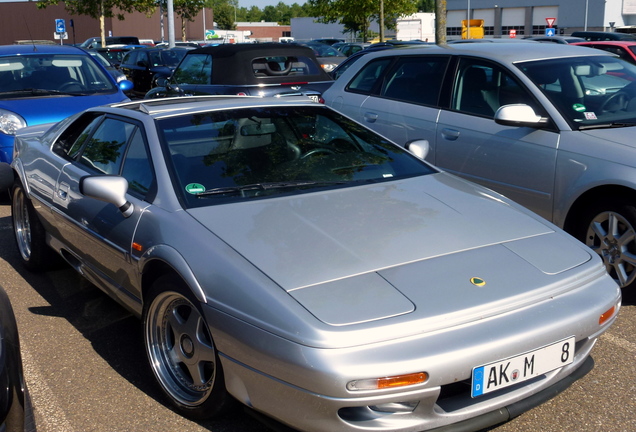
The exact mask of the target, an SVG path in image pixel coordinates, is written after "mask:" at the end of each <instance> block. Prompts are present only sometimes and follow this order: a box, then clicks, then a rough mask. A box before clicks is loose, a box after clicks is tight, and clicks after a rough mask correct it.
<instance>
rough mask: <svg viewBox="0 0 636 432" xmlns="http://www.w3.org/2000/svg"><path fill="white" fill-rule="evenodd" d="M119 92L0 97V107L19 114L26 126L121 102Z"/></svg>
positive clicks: (122, 96) (50, 121)
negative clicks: (91, 94) (88, 94)
mask: <svg viewBox="0 0 636 432" xmlns="http://www.w3.org/2000/svg"><path fill="white" fill-rule="evenodd" d="M126 99H127V97H126V96H125V95H124V94H123V93H121V92H115V93H112V94H105V95H95V96H47V97H28V98H11V99H0V109H6V110H9V111H12V112H14V113H16V114H19V115H20V116H22V118H24V120H25V121H26V122H27V125H28V126H34V125H39V124H43V123H55V122H58V121H60V120H63V119H65V118H67V117H70V116H71V115H73V114H75V113H78V112H80V111H84V110H85V109H87V108H91V107H95V106H99V105H105V104H109V103H115V102H121V101H124V100H126Z"/></svg>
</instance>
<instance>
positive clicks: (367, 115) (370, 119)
mask: <svg viewBox="0 0 636 432" xmlns="http://www.w3.org/2000/svg"><path fill="white" fill-rule="evenodd" d="M364 119H365V120H366V121H367V122H368V123H375V121H376V120H377V119H378V115H377V114H376V113H372V112H366V113H364Z"/></svg>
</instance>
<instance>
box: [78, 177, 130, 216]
mask: <svg viewBox="0 0 636 432" xmlns="http://www.w3.org/2000/svg"><path fill="white" fill-rule="evenodd" d="M79 190H80V193H81V194H82V195H85V196H87V197H89V198H94V199H96V200H100V201H104V202H107V203H111V204H114V205H115V206H117V208H118V209H119V211H120V212H121V213H122V214H123V215H124V217H129V216H130V215H132V214H133V211H134V207H133V205H132V203H131V202H130V201H128V200H127V199H126V192H127V191H128V181H127V180H126V179H125V178H123V177H120V176H108V175H101V176H86V177H82V179H81V180H80V184H79Z"/></svg>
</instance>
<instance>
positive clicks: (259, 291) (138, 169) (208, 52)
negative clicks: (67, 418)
mask: <svg viewBox="0 0 636 432" xmlns="http://www.w3.org/2000/svg"><path fill="white" fill-rule="evenodd" d="M309 45H311V44H309ZM399 45H401V44H399V43H385V44H382V45H379V46H370V47H365V48H364V49H363V50H360V51H359V52H358V53H355V54H353V55H352V56H350V57H349V58H348V60H346V61H345V62H343V63H342V65H343V67H342V70H340V71H339V69H340V68H335V72H337V74H336V75H335V77H336V78H337V79H335V80H334V79H333V78H332V77H331V76H330V75H329V74H327V72H326V71H325V68H324V67H321V64H320V62H319V59H318V58H317V56H316V54H315V52H316V51H315V50H316V48H315V47H310V46H303V45H301V44H291V43H290V44H274V43H272V44H259V45H252V44H236V45H220V46H211V47H205V48H197V49H192V50H182V51H181V52H180V53H182V54H183V57H182V58H181V59H180V61H174V62H173V63H172V65H160V64H159V63H164V62H165V63H168V62H167V61H165V60H163V59H161V56H163V55H164V54H165V55H168V56H173V57H175V56H176V52H175V51H173V50H165V49H160V48H144V49H139V50H131V51H129V52H128V53H127V54H126V56H125V57H124V58H123V59H122V64H121V66H120V67H121V69H122V70H123V71H124V72H125V73H126V75H127V76H128V77H129V78H132V79H134V81H135V88H131V87H130V85H131V82H130V81H129V80H123V81H122V83H123V84H120V85H119V86H116V85H115V82H116V81H115V79H114V78H113V77H112V76H109V75H108V74H107V73H106V70H105V69H104V67H103V66H100V65H99V64H98V63H97V62H96V61H95V60H94V59H93V58H92V57H91V56H89V55H88V54H87V53H86V52H84V51H82V50H79V49H76V48H63V47H57V46H56V47H53V46H49V47H46V48H47V49H51V51H50V52H47V51H45V49H44V48H42V49H41V50H40V49H38V52H36V53H32V54H33V56H34V57H33V58H27V57H28V55H27V51H24V55H20V56H15V53H14V54H13V55H14V56H15V57H17V58H14V57H11V56H8V57H7V58H6V59H3V60H5V61H4V62H0V73H2V72H11V76H12V77H13V78H15V79H16V80H17V78H18V77H20V78H25V79H26V78H28V77H30V75H32V74H33V72H35V69H37V68H39V67H42V68H45V67H46V68H47V69H46V72H47V73H48V74H49V75H50V76H53V73H54V72H58V71H57V70H55V69H56V68H57V69H65V70H66V71H67V72H68V74H69V76H70V77H71V78H73V80H74V81H78V82H79V83H83V82H86V81H88V79H87V78H83V79H80V78H81V76H82V75H81V73H85V72H83V71H84V69H86V70H89V71H92V73H93V74H97V72H95V71H98V72H100V73H102V74H103V77H102V78H101V79H102V80H103V83H104V84H103V85H104V86H106V84H105V83H109V85H110V86H112V87H113V88H114V89H113V90H112V92H113V94H115V93H116V94H117V97H121V99H118V100H116V101H110V102H116V103H109V102H103V103H104V104H105V105H102V103H94V104H92V105H90V106H89V107H86V106H83V107H81V108H80V109H78V110H76V111H75V112H73V113H71V112H69V113H66V114H65V115H64V116H62V117H60V118H56V119H52V118H50V117H49V118H46V119H45V121H40V122H39V123H38V122H37V121H34V120H31V119H30V118H29V121H28V123H27V121H22V122H20V121H19V120H20V119H21V118H22V117H19V116H16V115H15V114H14V112H10V113H7V111H4V112H3V111H0V115H4V116H5V117H4V118H5V119H7V120H8V121H5V122H4V123H2V122H0V125H2V126H3V127H5V128H7V127H6V125H7V124H8V125H10V126H11V125H13V129H12V133H13V135H15V146H13V135H12V136H11V145H10V146H9V145H5V147H4V148H5V155H7V159H6V162H11V165H8V164H7V163H4V164H2V163H0V189H2V190H6V189H10V190H11V197H12V200H11V201H12V202H11V213H12V221H13V228H14V237H15V240H16V245H17V250H18V252H19V256H20V258H21V261H22V263H23V264H24V266H25V267H26V268H28V269H30V270H34V271H42V270H45V269H49V268H54V267H55V266H56V265H60V264H61V263H63V262H64V261H66V263H67V264H70V265H71V266H72V267H73V268H74V269H75V270H77V271H78V272H79V273H80V274H82V275H83V276H84V277H86V278H87V279H88V280H89V281H91V282H92V283H94V284H95V285H97V286H99V287H100V288H101V289H102V290H104V291H105V292H106V293H108V294H109V295H110V296H112V297H113V298H114V299H115V300H117V301H118V302H119V303H121V304H122V306H123V307H125V308H127V309H128V310H130V311H131V312H132V313H133V314H134V315H136V316H137V317H139V318H140V319H141V326H142V328H143V334H144V338H143V343H144V345H145V349H146V353H147V358H148V366H147V367H148V368H149V369H150V370H151V371H152V372H153V373H154V376H155V378H156V381H157V383H158V386H159V387H160V388H161V389H162V391H163V392H164V393H165V395H166V397H167V400H168V401H169V402H170V403H171V404H172V406H173V407H174V408H175V409H176V410H177V411H178V412H180V413H181V414H183V415H185V416H188V417H192V418H195V419H202V418H207V417H210V416H215V415H221V414H223V413H225V412H227V411H228V410H229V408H230V407H231V406H232V404H234V403H236V402H237V401H238V402H239V403H242V404H244V405H247V406H249V407H250V408H251V409H255V410H257V411H259V412H261V413H264V414H266V415H268V416H270V417H272V418H274V419H276V420H277V421H279V422H281V423H283V424H286V425H288V426H290V427H293V428H295V429H298V430H314V431H332V430H343V431H354V430H355V431H365V430H368V431H372V430H377V429H387V430H388V429H390V430H392V431H398V432H399V431H406V430H413V429H414V428H417V429H421V430H426V429H432V428H442V427H447V428H454V427H457V428H462V430H467V429H470V428H471V427H472V428H474V429H483V428H484V427H488V426H491V425H494V424H497V423H501V422H504V421H506V420H508V419H510V418H511V417H513V416H515V415H517V414H518V413H520V412H522V411H523V410H526V409H529V408H530V407H532V406H535V405H536V404H538V403H540V402H542V401H544V400H547V399H549V398H550V397H552V396H554V395H555V394H557V393H558V392H560V391H563V390H564V389H565V388H567V387H568V386H569V385H570V384H571V383H572V382H574V381H575V380H576V379H578V378H580V377H582V376H583V375H585V374H586V373H587V372H588V371H589V370H590V369H591V367H592V364H593V362H592V360H591V358H590V352H591V350H592V347H593V346H594V344H595V341H596V339H597V338H598V337H599V336H600V335H601V334H603V333H604V332H605V331H606V330H607V329H608V328H609V326H610V325H611V324H612V323H613V322H614V320H615V319H616V316H617V314H618V312H619V309H620V307H621V288H622V289H623V290H628V289H629V290H633V289H634V286H636V205H635V204H634V198H636V184H634V183H635V182H634V180H633V178H634V177H635V174H636V173H635V172H634V169H636V161H634V156H633V153H634V151H636V150H635V149H634V145H633V144H632V143H631V141H630V139H629V135H628V134H629V132H631V131H633V128H634V127H636V99H635V98H636V88H635V87H634V85H636V84H634V82H636V66H635V65H633V64H632V63H629V62H626V61H624V60H622V59H621V58H619V57H617V56H615V55H612V54H610V53H607V52H603V51H599V50H595V49H590V48H585V47H580V46H574V45H567V44H540V43H537V42H518V43H514V44H511V43H463V44H452V45H451V44H449V45H448V46H432V45H429V44H425V46H422V43H419V44H414V45H419V46H413V47H408V48H405V47H402V46H399ZM323 46H324V47H328V48H331V47H329V46H328V45H323ZM0 48H1V47H0ZM29 48H30V47H29ZM319 48H320V49H323V47H322V46H321V47H319ZM58 49H59V50H62V51H59V53H58V51H57V50H58ZM64 49H65V50H66V51H65V50H64ZM31 51H32V50H29V52H31ZM0 53H1V51H0ZM20 54H22V52H21V53H20ZM57 54H60V56H59V57H56V56H55V55H57ZM61 54H64V55H61ZM72 54H76V55H77V58H75V57H72ZM47 56H48V57H47ZM172 60H174V58H173V59H172ZM345 65H346V66H345ZM172 67H174V70H172V69H171V68H172ZM3 68H4V69H3ZM31 69H34V71H31ZM338 71H339V72H338ZM104 77H105V78H104ZM76 78H77V79H76ZM153 80H154V81H156V82H155V83H153ZM74 81H73V86H78V87H72V86H71V84H70V83H67V84H66V85H67V87H68V88H65V90H64V91H62V90H60V89H58V90H49V91H48V93H44V92H43V91H44V90H43V89H36V88H35V87H25V86H23V87H22V88H21V89H20V90H16V91H15V95H16V100H20V97H22V96H21V95H23V94H26V95H28V96H31V97H32V96H38V97H37V99H36V100H33V98H31V103H32V104H33V105H31V106H30V111H29V112H31V111H35V108H33V107H34V106H36V104H44V102H43V100H44V99H45V98H51V99H53V98H54V97H56V98H58V99H63V96H64V97H67V98H68V97H70V96H71V95H72V96H73V97H74V98H76V99H79V98H80V97H86V96H87V95H88V94H89V93H90V94H96V93H99V89H98V88H90V89H89V88H88V87H86V88H80V87H79V85H80V84H79V83H78V84H76V83H75V82H74ZM7 82H8V81H7ZM3 83H4V81H2V80H0V86H2V85H3ZM137 83H139V84H137ZM91 84H95V82H93V81H92V82H91ZM155 84H156V86H155ZM38 85H40V84H38ZM41 85H43V84H41ZM150 87H152V88H150ZM43 88H44V87H43ZM147 88H148V89H149V90H148V91H147V92H146V91H145V89H147ZM122 90H126V91H127V92H128V94H131V95H132V94H134V95H135V96H143V97H144V99H143V100H137V101H130V100H128V99H127V98H126V97H125V95H124V94H123V93H122ZM0 91H2V87H0ZM132 92H134V93H132ZM6 94H7V95H9V96H10V97H13V96H12V95H13V93H12V92H10V91H6ZM109 94H110V93H109ZM2 95H3V93H0V96H2ZM183 96H189V97H183ZM272 96H273V97H272ZM318 102H324V104H323V103H318ZM67 105H68V104H67ZM97 105H100V106H97ZM16 106H17V104H16ZM49 109H51V108H49ZM11 122H13V123H11ZM49 122H53V123H49ZM44 123H48V124H44ZM34 125H35V126H34ZM27 126H30V127H27ZM7 130H8V129H7ZM0 136H1V135H0ZM12 157H14V159H12ZM461 177H464V178H463V179H462V178H461ZM473 182H474V183H473ZM477 183H480V185H478V184H477ZM495 191H496V192H495ZM566 231H567V232H569V233H570V234H571V235H570V234H567V233H566ZM574 237H576V238H578V240H580V241H577V239H576V238H574ZM78 239H79V240H78ZM458 263H461V264H458ZM458 269H459V270H458ZM122 275H123V276H122ZM0 294H1V292H0ZM1 300H2V297H1V295H0V304H2V301H1ZM555 310H558V311H559V313H558V314H555V313H553V312H554V311H555ZM537 316H541V317H544V319H542V320H537V319H536V317H537ZM1 327H2V326H0V331H1V330H2V329H1ZM508 371H510V372H508ZM299 412H302V413H303V414H302V415H298V413H299ZM317 419H318V420H317Z"/></svg>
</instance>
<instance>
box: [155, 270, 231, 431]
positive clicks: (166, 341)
mask: <svg viewBox="0 0 636 432" xmlns="http://www.w3.org/2000/svg"><path fill="white" fill-rule="evenodd" d="M187 293H188V289H187V287H186V286H185V284H184V283H183V282H182V281H181V279H179V278H178V277H176V276H173V275H167V276H162V277H160V278H159V279H157V281H156V282H155V283H154V284H153V286H152V288H151V292H150V296H149V299H148V302H146V306H145V307H144V314H143V329H144V343H145V345H146V353H147V355H148V360H149V362H150V367H151V368H152V371H153V372H154V375H155V377H156V378H157V381H158V382H159V384H160V385H161V388H162V390H163V391H164V392H165V393H166V394H167V395H168V397H169V398H170V400H171V402H172V403H173V405H174V406H175V407H176V408H177V410H178V411H179V412H180V413H181V414H183V415H185V416H187V417H190V418H193V419H198V420H200V419H205V418H210V417H213V416H215V415H218V414H221V413H222V412H225V411H226V410H227V408H228V407H229V406H230V404H231V403H232V400H231V397H230V396H229V394H228V393H227V391H226V389H225V382H224V377H223V370H222V368H221V363H220V360H219V356H218V354H217V351H216V348H215V345H214V341H213V340H212V335H211V333H210V329H209V328H208V325H207V323H206V321H205V318H204V317H203V314H202V313H201V311H200V309H199V307H197V306H196V305H195V304H196V303H197V301H196V300H194V299H192V300H191V296H190V295H188V294H187Z"/></svg>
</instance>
